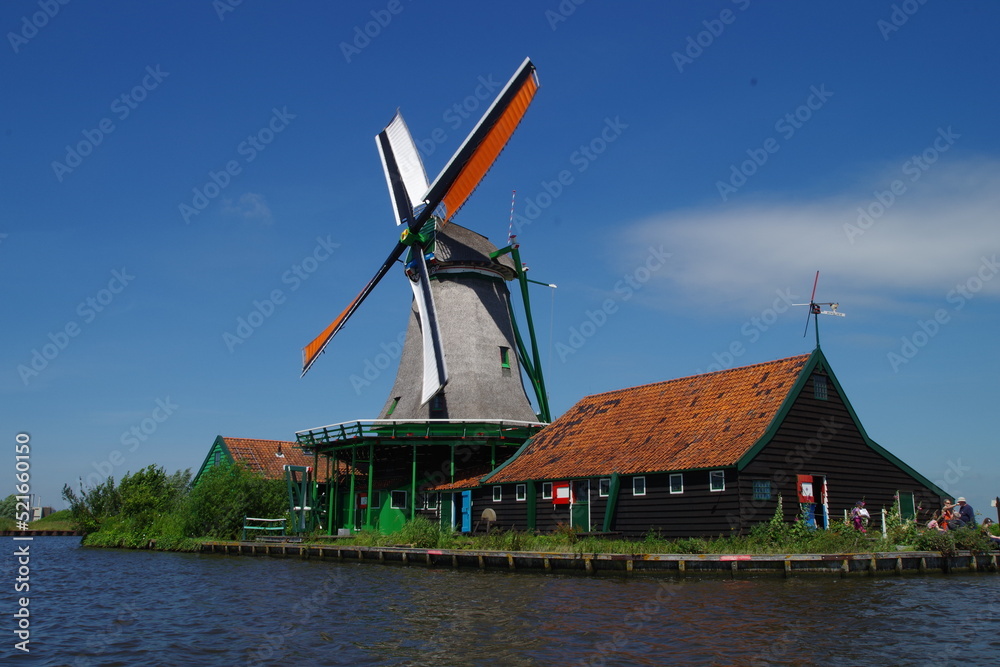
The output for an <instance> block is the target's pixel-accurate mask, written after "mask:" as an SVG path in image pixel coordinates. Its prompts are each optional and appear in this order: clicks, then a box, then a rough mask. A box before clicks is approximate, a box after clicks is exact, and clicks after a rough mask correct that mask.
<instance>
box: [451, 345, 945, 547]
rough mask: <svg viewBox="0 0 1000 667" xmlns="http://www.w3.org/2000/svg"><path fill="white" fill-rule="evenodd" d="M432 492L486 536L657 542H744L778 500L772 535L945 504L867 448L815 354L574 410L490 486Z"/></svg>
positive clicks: (601, 399) (590, 400)
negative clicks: (579, 533)
mask: <svg viewBox="0 0 1000 667" xmlns="http://www.w3.org/2000/svg"><path fill="white" fill-rule="evenodd" d="M441 490H442V491H446V492H452V493H464V494H468V495H470V496H471V506H472V515H473V516H474V517H476V518H479V517H481V516H482V512H483V511H484V510H487V509H490V510H492V511H493V512H492V514H495V516H496V524H497V525H498V526H499V527H505V528H517V529H522V530H539V531H551V530H554V529H556V528H557V527H558V526H560V525H566V526H573V527H575V528H577V529H580V530H583V531H608V532H616V533H620V534H622V535H625V536H640V535H643V534H645V533H647V532H649V531H656V532H659V533H660V534H662V535H663V536H665V537H691V536H717V535H731V534H736V533H742V532H745V531H746V530H748V529H749V528H750V527H752V526H753V525H754V524H755V523H758V522H761V521H767V520H769V519H770V518H771V516H773V514H774V510H775V507H776V504H777V501H778V496H779V494H780V496H781V497H782V501H783V502H782V505H783V510H784V518H785V521H788V522H791V521H794V520H795V519H796V517H797V516H798V515H799V514H800V513H801V514H802V515H803V516H805V517H806V518H807V521H810V522H812V523H813V524H815V525H816V526H817V527H820V528H822V527H824V526H826V525H829V523H830V522H831V521H837V520H842V519H843V517H844V512H845V510H848V509H849V508H851V507H853V506H854V503H855V502H856V501H858V500H864V501H865V502H866V504H867V506H868V508H870V509H874V510H878V509H881V508H882V507H885V508H886V509H888V508H889V507H890V506H891V505H892V504H893V502H894V499H895V496H896V494H897V493H898V495H899V498H900V501H901V508H902V512H903V514H904V516H907V517H917V518H918V519H919V520H926V519H927V518H929V515H930V513H931V512H932V511H933V510H934V509H936V508H939V507H940V506H941V502H942V499H943V496H945V494H944V492H943V491H942V490H941V489H939V488H938V487H936V486H935V485H934V484H932V483H931V482H930V481H928V480H927V479H926V478H925V477H923V476H922V475H920V474H919V473H917V472H916V471H915V470H913V469H912V468H910V467H909V466H908V465H906V464H905V463H904V462H903V461H902V460H900V459H899V458H897V457H896V456H895V455H893V454H892V453H890V452H889V451H887V450H886V449H884V448H883V447H881V446H880V445H878V444H877V443H875V442H873V441H872V440H871V438H869V437H868V435H867V434H866V433H865V430H864V427H863V426H862V425H861V422H860V421H859V419H858V416H857V414H856V413H855V412H854V409H853V408H852V407H851V404H850V402H849V401H848V399H847V395H846V393H845V392H844V390H843V388H842V386H841V384H840V382H838V380H837V378H836V376H835V375H834V373H833V370H832V369H831V367H830V364H829V362H828V361H827V359H826V357H825V356H824V355H823V353H822V351H821V350H820V349H819V348H817V349H816V350H815V351H814V352H813V353H812V354H808V355H800V356H795V357H789V358H787V359H780V360H777V361H770V362H766V363H761V364H755V365H752V366H744V367H742V368H733V369H729V370H724V371H718V372H714V373H707V374H704V375H696V376H691V377H685V378H679V379H676V380H670V381H667V382H659V383H655V384H648V385H644V386H640V387H631V388H628V389H621V390H618V391H610V392H606V393H602V394H595V395H593V396H588V397H586V398H584V399H582V400H580V401H579V402H578V403H577V404H576V405H574V406H573V407H572V408H571V409H570V410H569V411H567V412H566V413H565V414H564V415H562V416H561V417H559V418H558V419H556V420H555V421H554V422H552V423H551V424H550V425H549V426H547V427H546V428H545V429H543V430H542V431H541V432H540V433H538V434H537V435H535V436H534V437H533V438H531V439H530V440H529V441H528V442H527V443H525V445H524V446H523V447H522V448H521V449H520V451H519V452H518V453H517V454H516V455H515V456H514V457H512V458H511V460H510V461H508V462H507V463H506V464H505V465H503V466H501V467H500V468H498V469H497V470H496V471H495V472H493V473H491V474H490V475H487V476H486V477H484V478H482V479H481V480H478V481H473V480H467V481H466V482H465V483H464V484H462V483H460V484H459V485H457V486H456V485H455V484H451V485H447V486H442V487H441ZM488 514H490V513H488ZM492 514H490V516H492Z"/></svg>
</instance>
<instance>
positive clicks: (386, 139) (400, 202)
mask: <svg viewBox="0 0 1000 667" xmlns="http://www.w3.org/2000/svg"><path fill="white" fill-rule="evenodd" d="M375 143H376V144H377V145H378V152H379V155H380V156H381V158H382V171H383V172H385V182H386V185H387V186H388V187H389V194H390V195H391V196H392V202H393V212H394V213H395V214H396V224H397V225H401V224H406V225H409V223H410V221H411V220H412V219H413V209H414V208H415V207H416V206H417V205H418V204H420V203H421V200H420V197H421V196H422V195H423V194H424V193H425V192H427V172H425V171H424V163H423V161H422V160H421V159H420V153H418V152H417V146H416V144H414V143H413V137H412V136H411V135H410V130H409V129H408V128H407V127H406V121H404V120H403V115H402V114H401V113H400V112H399V111H396V115H395V116H393V117H392V120H391V121H389V124H388V125H387V126H386V127H385V129H384V130H382V131H381V132H379V133H378V136H376V138H375Z"/></svg>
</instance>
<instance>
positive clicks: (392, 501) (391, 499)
mask: <svg viewBox="0 0 1000 667" xmlns="http://www.w3.org/2000/svg"><path fill="white" fill-rule="evenodd" d="M397 493H402V494H403V504H402V505H398V504H397V503H396V494H397ZM407 500H408V496H407V493H406V491H400V490H396V491H390V492H389V507H390V508H391V509H394V510H405V509H406V501H407Z"/></svg>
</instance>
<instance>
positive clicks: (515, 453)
mask: <svg viewBox="0 0 1000 667" xmlns="http://www.w3.org/2000/svg"><path fill="white" fill-rule="evenodd" d="M530 444H531V438H528V439H527V440H525V441H524V444H523V445H521V446H520V447H519V448H518V450H517V451H516V452H514V455H513V456H511V457H510V458H509V459H507V460H506V461H504V462H503V463H501V464H500V466H499V467H498V468H497V469H496V470H493V471H491V472H490V474H488V475H486V476H485V477H483V478H482V479H480V480H479V483H480V484H486V482H488V481H489V479H490V477H493V475H495V474H497V473H498V472H500V471H501V470H503V469H504V468H506V467H507V466H508V465H509V464H510V463H511V462H512V461H513V460H514V459H516V458H517V457H518V456H520V455H521V452H523V451H524V448H525V447H527V446H528V445H530ZM518 481H521V482H526V481H528V480H524V479H522V480H518ZM504 483H505V484H506V482H504Z"/></svg>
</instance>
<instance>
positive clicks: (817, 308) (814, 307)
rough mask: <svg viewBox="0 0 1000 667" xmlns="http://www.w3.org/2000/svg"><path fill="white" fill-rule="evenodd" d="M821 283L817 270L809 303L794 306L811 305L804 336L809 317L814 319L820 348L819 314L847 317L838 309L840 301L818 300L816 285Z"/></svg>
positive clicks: (807, 330) (803, 335) (807, 331)
mask: <svg viewBox="0 0 1000 667" xmlns="http://www.w3.org/2000/svg"><path fill="white" fill-rule="evenodd" d="M818 284H819V271H817V272H816V279H815V280H813V289H812V296H810V297H809V303H793V304H792V305H793V306H809V313H808V314H807V315H806V328H805V330H804V331H803V332H802V337H803V338H805V337H806V334H807V333H809V318H810V317H812V319H813V330H815V332H816V347H817V348H819V316H820V315H836V316H837V317H846V315H845V314H844V313H841V312H840V311H838V310H837V309H838V308H839V307H840V304H839V303H833V302H832V301H820V302H817V301H816V286H817V285H818ZM822 306H829V307H830V310H823V308H822Z"/></svg>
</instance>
